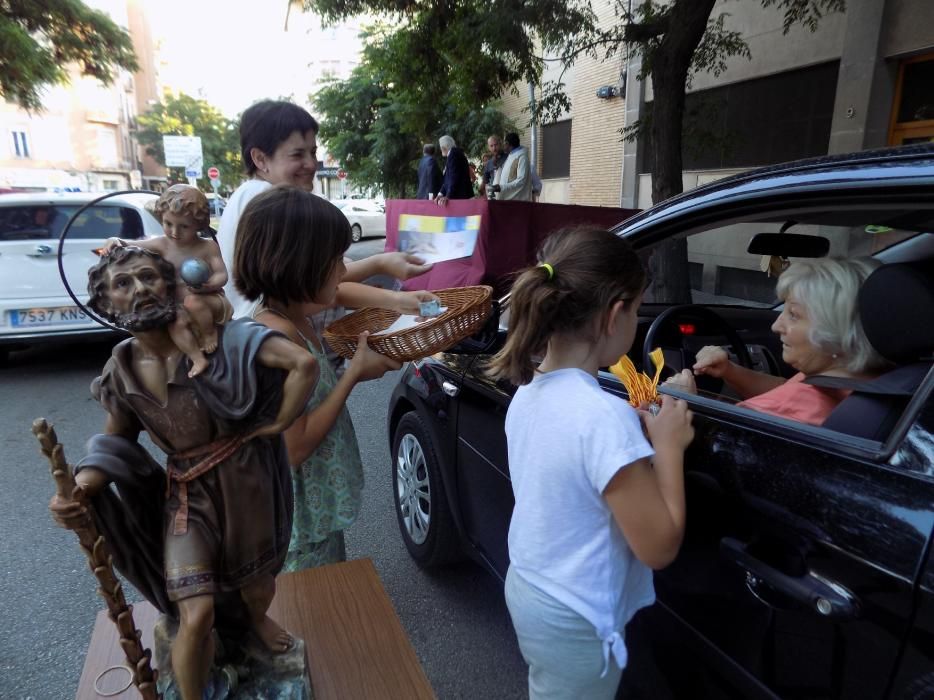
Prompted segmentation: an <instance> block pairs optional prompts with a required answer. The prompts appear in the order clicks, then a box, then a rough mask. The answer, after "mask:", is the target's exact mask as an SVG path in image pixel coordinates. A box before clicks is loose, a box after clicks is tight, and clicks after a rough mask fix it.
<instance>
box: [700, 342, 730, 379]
mask: <svg viewBox="0 0 934 700" xmlns="http://www.w3.org/2000/svg"><path fill="white" fill-rule="evenodd" d="M731 364H733V363H732V362H730V356H729V355H727V354H726V350H724V349H723V348H721V347H720V346H719V345H705V346H704V347H702V348H701V349H700V350H698V351H697V356H696V357H695V362H694V374H706V375H707V376H709V377H716V378H717V379H722V378H723V376H724V375H725V374H726V373H727V372H728V371H729V369H730V365H731Z"/></svg>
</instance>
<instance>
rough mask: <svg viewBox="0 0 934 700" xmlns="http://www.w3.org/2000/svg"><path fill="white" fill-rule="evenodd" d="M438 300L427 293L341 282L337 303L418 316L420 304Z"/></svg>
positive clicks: (350, 306) (349, 306) (349, 307)
mask: <svg viewBox="0 0 934 700" xmlns="http://www.w3.org/2000/svg"><path fill="white" fill-rule="evenodd" d="M437 298H438V297H436V296H435V295H434V294H432V293H431V292H427V291H415V292H394V291H392V290H391V289H381V288H379V287H371V286H370V285H368V284H359V283H357V282H341V283H340V285H338V287H337V303H338V304H340V305H341V306H346V307H347V308H348V309H362V308H364V307H367V306H375V307H376V308H379V309H389V310H390V311H398V312H399V313H400V314H412V315H418V305H419V302H422V301H432V300H433V299H437Z"/></svg>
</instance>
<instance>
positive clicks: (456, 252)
mask: <svg viewBox="0 0 934 700" xmlns="http://www.w3.org/2000/svg"><path fill="white" fill-rule="evenodd" d="M479 233H480V215H479V214H475V215H473V216H425V215H422V214H400V215H399V243H398V248H399V250H400V251H402V252H403V253H412V254H414V255H418V256H419V257H420V258H424V260H425V262H429V263H436V262H441V261H443V260H456V259H457V258H469V257H470V256H471V255H473V251H474V247H475V246H476V245H477V235H478V234H479Z"/></svg>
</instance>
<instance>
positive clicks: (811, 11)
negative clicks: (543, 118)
mask: <svg viewBox="0 0 934 700" xmlns="http://www.w3.org/2000/svg"><path fill="white" fill-rule="evenodd" d="M758 1H759V2H761V4H762V6H763V7H770V6H775V7H777V8H779V9H780V10H782V11H783V13H784V20H783V30H784V32H785V33H786V34H787V33H788V31H789V30H790V29H791V27H792V26H794V25H795V24H802V25H804V26H805V27H806V28H808V29H810V30H811V31H814V30H816V29H817V26H818V23H819V22H820V20H821V19H822V17H823V16H824V14H826V13H830V12H838V11H842V10H843V9H845V0H758ZM715 3H716V0H670V1H669V2H666V3H661V2H659V1H658V0H642V1H641V2H639V3H638V5H637V6H636V7H635V8H634V9H633V10H630V7H631V5H629V4H628V2H626V3H624V2H623V1H622V0H616V12H617V15H618V16H619V17H620V22H618V23H617V24H616V25H614V26H612V27H609V28H605V29H601V28H598V27H596V26H595V25H594V24H591V25H589V26H587V27H586V28H584V29H583V30H582V31H581V32H580V33H579V34H578V35H577V36H576V37H574V38H573V39H572V40H571V41H569V42H566V44H565V45H564V47H563V50H562V53H561V56H562V61H563V62H564V63H565V65H571V64H572V63H573V62H574V60H575V59H576V58H577V57H578V56H580V55H583V54H589V55H591V56H594V57H597V56H598V55H599V52H602V55H603V57H604V58H608V57H610V56H612V55H613V54H614V53H615V52H617V51H619V50H620V49H622V48H623V47H624V46H627V45H628V46H629V47H631V48H632V49H635V50H636V51H638V52H639V53H640V54H641V57H642V69H641V71H640V75H639V78H640V79H642V78H645V77H647V76H649V77H650V78H651V80H652V90H653V102H652V106H651V113H650V116H649V117H648V119H646V120H640V122H639V123H637V124H634V125H630V126H629V127H627V133H626V136H627V137H628V138H634V137H636V136H646V137H647V141H648V146H649V148H650V149H651V150H652V155H653V157H654V163H655V167H654V171H653V173H652V201H653V202H655V203H658V202H661V201H663V200H665V199H668V198H669V197H673V196H674V195H676V194H680V193H681V192H682V190H683V185H682V180H681V173H682V170H683V168H682V154H683V143H682V136H683V128H684V126H683V122H684V99H685V89H686V88H687V87H688V86H689V85H690V81H691V76H692V75H694V74H696V73H699V72H704V71H710V72H712V73H713V74H714V75H720V73H722V72H723V71H724V70H726V67H727V64H726V59H727V58H729V57H731V56H745V57H747V58H749V57H750V52H749V46H748V45H747V44H746V42H745V41H744V40H743V38H742V36H740V35H739V33H737V32H733V31H729V30H727V29H726V28H725V24H724V20H725V18H726V17H727V16H728V15H727V13H721V14H720V15H718V16H717V17H711V13H712V12H713V8H714V5H715ZM545 92H546V94H545V96H544V97H543V98H542V100H541V101H540V105H541V110H543V111H544V113H548V112H549V111H551V112H552V113H554V112H556V111H559V110H561V109H563V108H565V107H566V106H567V99H566V97H565V96H564V95H563V91H562V89H561V86H560V85H557V84H553V85H551V86H547V87H546V90H545ZM652 265H653V270H652V272H653V278H654V281H653V287H652V291H653V297H654V299H655V300H656V301H660V302H673V303H683V302H687V301H690V299H691V292H690V287H689V275H688V260H687V241H686V240H685V239H684V238H680V239H676V240H668V241H666V242H664V243H663V244H661V245H660V246H659V247H658V248H657V249H656V251H655V254H654V255H653V258H652Z"/></svg>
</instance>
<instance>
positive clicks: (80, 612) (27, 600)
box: [0, 239, 526, 700]
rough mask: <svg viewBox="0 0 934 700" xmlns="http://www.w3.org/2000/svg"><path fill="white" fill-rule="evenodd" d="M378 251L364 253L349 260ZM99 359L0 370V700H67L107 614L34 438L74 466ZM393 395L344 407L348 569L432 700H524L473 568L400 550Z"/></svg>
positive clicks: (374, 386)
mask: <svg viewBox="0 0 934 700" xmlns="http://www.w3.org/2000/svg"><path fill="white" fill-rule="evenodd" d="M382 246H383V240H382V239H369V240H366V241H363V242H361V243H360V244H356V245H355V246H353V249H352V250H351V255H352V256H353V257H359V256H360V255H361V254H363V255H365V254H369V253H371V252H377V251H379V250H382ZM109 352H110V345H109V344H107V343H93V344H74V345H65V346H56V347H36V348H31V349H28V350H25V351H21V352H15V353H13V354H12V355H11V357H10V360H9V362H8V363H7V364H6V365H5V366H2V367H0V480H2V481H0V483H2V487H0V529H2V532H3V537H0V620H2V623H0V698H5V699H10V700H13V699H24V698H34V699H37V700H46V699H50V700H57V699H59V698H62V699H64V698H72V697H74V693H75V690H76V688H77V683H78V678H79V677H80V675H81V668H82V665H83V663H84V655H85V652H86V650H87V643H88V640H89V639H90V633H91V628H92V626H93V622H94V617H95V615H96V614H97V612H98V611H99V610H101V609H102V608H103V604H102V602H101V601H100V599H99V598H98V597H97V596H96V594H95V584H94V580H93V577H92V575H91V573H90V572H89V571H88V570H87V568H86V565H85V561H84V557H83V555H82V554H81V553H80V552H79V550H78V547H77V543H76V540H75V539H74V536H73V535H72V534H71V533H69V532H66V531H64V530H60V529H58V528H56V527H54V526H53V524H52V522H51V519H50V518H49V516H48V512H47V510H46V505H47V503H48V501H49V498H50V497H51V494H52V491H53V485H52V480H51V477H50V475H49V470H48V466H47V464H46V462H45V460H44V458H43V457H42V456H41V455H40V454H39V453H38V451H37V447H36V443H35V439H34V438H33V436H32V434H31V432H30V426H31V424H32V421H33V419H34V418H36V417H38V416H43V417H45V418H47V419H49V420H50V421H51V422H52V423H54V424H55V427H56V430H57V432H58V436H59V439H60V441H61V442H62V444H63V445H64V447H65V452H66V456H67V457H68V458H69V460H70V461H72V462H73V461H77V459H78V458H79V457H80V456H81V454H82V453H83V446H84V443H85V441H86V440H87V438H88V437H89V436H91V435H92V434H94V433H95V432H98V431H99V430H100V428H101V425H102V420H103V412H102V410H101V408H100V407H99V406H98V405H97V404H96V402H94V401H93V400H92V398H91V397H90V394H89V392H88V386H89V384H90V382H91V380H92V379H93V378H94V377H95V376H96V375H97V374H98V373H99V371H100V369H101V368H102V367H103V365H104V362H105V361H106V359H107V357H108V355H109ZM394 381H395V377H394V376H386V377H384V378H383V379H381V380H378V381H374V382H368V383H367V384H363V385H360V386H358V387H357V389H356V390H355V391H354V393H353V395H352V396H351V398H350V401H349V406H350V411H351V414H352V415H353V420H354V424H355V426H356V429H357V435H358V438H359V442H360V450H361V454H362V456H363V462H364V469H365V471H366V480H367V485H366V489H365V493H364V505H363V511H362V515H361V517H360V519H359V520H358V522H357V523H356V524H354V526H353V527H351V528H350V530H349V531H348V532H347V550H348V552H347V553H348V557H349V558H360V557H368V558H370V559H372V560H373V562H374V564H375V566H376V570H377V572H378V573H379V576H380V578H381V580H382V582H383V586H384V587H385V588H386V591H387V592H388V594H389V597H390V598H391V600H392V602H393V605H394V606H395V609H396V612H397V613H398V615H399V618H400V619H401V621H402V625H403V627H404V628H405V631H406V633H407V634H408V635H409V638H410V639H411V641H412V644H413V645H414V647H415V650H416V652H417V654H418V657H419V659H420V660H421V663H422V665H423V666H424V668H425V671H426V673H427V674H428V678H429V680H430V681H431V684H432V686H433V687H434V689H435V692H436V694H437V695H438V697H439V698H442V699H444V698H472V699H474V698H476V699H483V698H496V699H508V698H522V697H526V667H525V664H524V663H523V661H522V658H521V656H520V655H519V651H518V648H517V646H516V642H515V636H514V634H513V632H512V628H511V625H510V622H509V615H508V612H507V611H506V606H505V603H504V601H503V591H502V586H501V585H500V584H499V582H498V581H497V580H496V579H494V578H493V577H492V576H490V575H489V574H487V573H486V572H485V571H483V570H481V569H480V568H479V567H476V566H474V565H472V564H469V563H463V564H458V565H455V566H452V567H448V568H445V569H443V570H440V571H434V572H425V571H422V570H421V569H419V568H418V567H417V566H416V565H415V564H414V563H413V562H412V560H411V559H410V558H409V556H408V553H407V552H406V549H405V547H404V545H403V544H402V541H401V539H400V536H399V532H398V526H397V524H396V517H395V513H394V510H393V505H392V495H391V472H390V468H391V467H390V458H389V448H388V439H387V436H386V426H385V412H386V405H387V402H388V398H389V394H390V392H391V390H392V386H393V384H394ZM153 449H154V448H153ZM134 594H135V592H134V593H131V594H130V595H128V597H131V598H133V599H135V600H138V596H135V595H134Z"/></svg>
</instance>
